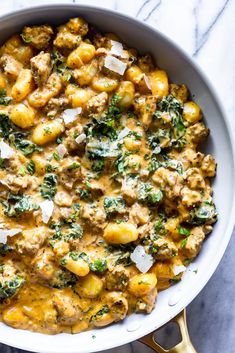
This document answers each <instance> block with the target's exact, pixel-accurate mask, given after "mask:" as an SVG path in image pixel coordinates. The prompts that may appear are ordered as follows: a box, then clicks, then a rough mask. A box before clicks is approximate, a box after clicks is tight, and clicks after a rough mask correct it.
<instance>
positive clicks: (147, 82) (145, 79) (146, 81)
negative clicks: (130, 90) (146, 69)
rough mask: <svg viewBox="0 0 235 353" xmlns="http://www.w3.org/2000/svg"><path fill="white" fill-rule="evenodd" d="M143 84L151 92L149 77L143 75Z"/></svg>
mask: <svg viewBox="0 0 235 353" xmlns="http://www.w3.org/2000/svg"><path fill="white" fill-rule="evenodd" d="M144 82H145V84H146V86H147V87H148V89H149V90H150V91H151V90H152V86H151V81H150V79H149V77H148V76H147V75H145V74H144Z"/></svg>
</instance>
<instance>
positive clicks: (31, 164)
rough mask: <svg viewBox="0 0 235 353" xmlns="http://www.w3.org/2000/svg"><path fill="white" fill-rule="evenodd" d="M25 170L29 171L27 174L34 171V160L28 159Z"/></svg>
mask: <svg viewBox="0 0 235 353" xmlns="http://www.w3.org/2000/svg"><path fill="white" fill-rule="evenodd" d="M27 171H28V172H29V174H31V175H33V174H34V173H35V163H34V161H32V160H31V161H30V162H29V163H28V165H27Z"/></svg>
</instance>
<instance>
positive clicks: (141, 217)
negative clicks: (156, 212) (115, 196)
mask: <svg viewBox="0 0 235 353" xmlns="http://www.w3.org/2000/svg"><path fill="white" fill-rule="evenodd" d="M129 220H130V221H131V222H132V223H135V224H136V225H137V226H139V225H140V226H142V225H144V224H146V223H147V222H148V221H149V209H148V208H147V207H144V206H141V205H140V204H138V203H135V204H134V205H133V206H132V207H131V209H130V213H129Z"/></svg>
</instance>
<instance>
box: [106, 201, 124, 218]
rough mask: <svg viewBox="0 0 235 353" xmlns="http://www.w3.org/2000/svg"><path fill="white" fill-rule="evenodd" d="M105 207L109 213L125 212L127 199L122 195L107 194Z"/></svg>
mask: <svg viewBox="0 0 235 353" xmlns="http://www.w3.org/2000/svg"><path fill="white" fill-rule="evenodd" d="M104 209H105V212H106V213H107V215H111V214H113V213H123V211H124V210H125V200H124V199H123V197H122V196H118V197H112V196H107V197H105V198H104Z"/></svg>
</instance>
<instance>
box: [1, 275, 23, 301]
mask: <svg viewBox="0 0 235 353" xmlns="http://www.w3.org/2000/svg"><path fill="white" fill-rule="evenodd" d="M23 283H24V279H23V277H21V276H19V275H17V276H15V278H14V279H12V280H10V281H3V282H0V301H3V300H4V299H7V298H10V297H12V296H13V295H15V294H16V291H17V290H18V289H19V287H20V286H21V285H22V284H23Z"/></svg>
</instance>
